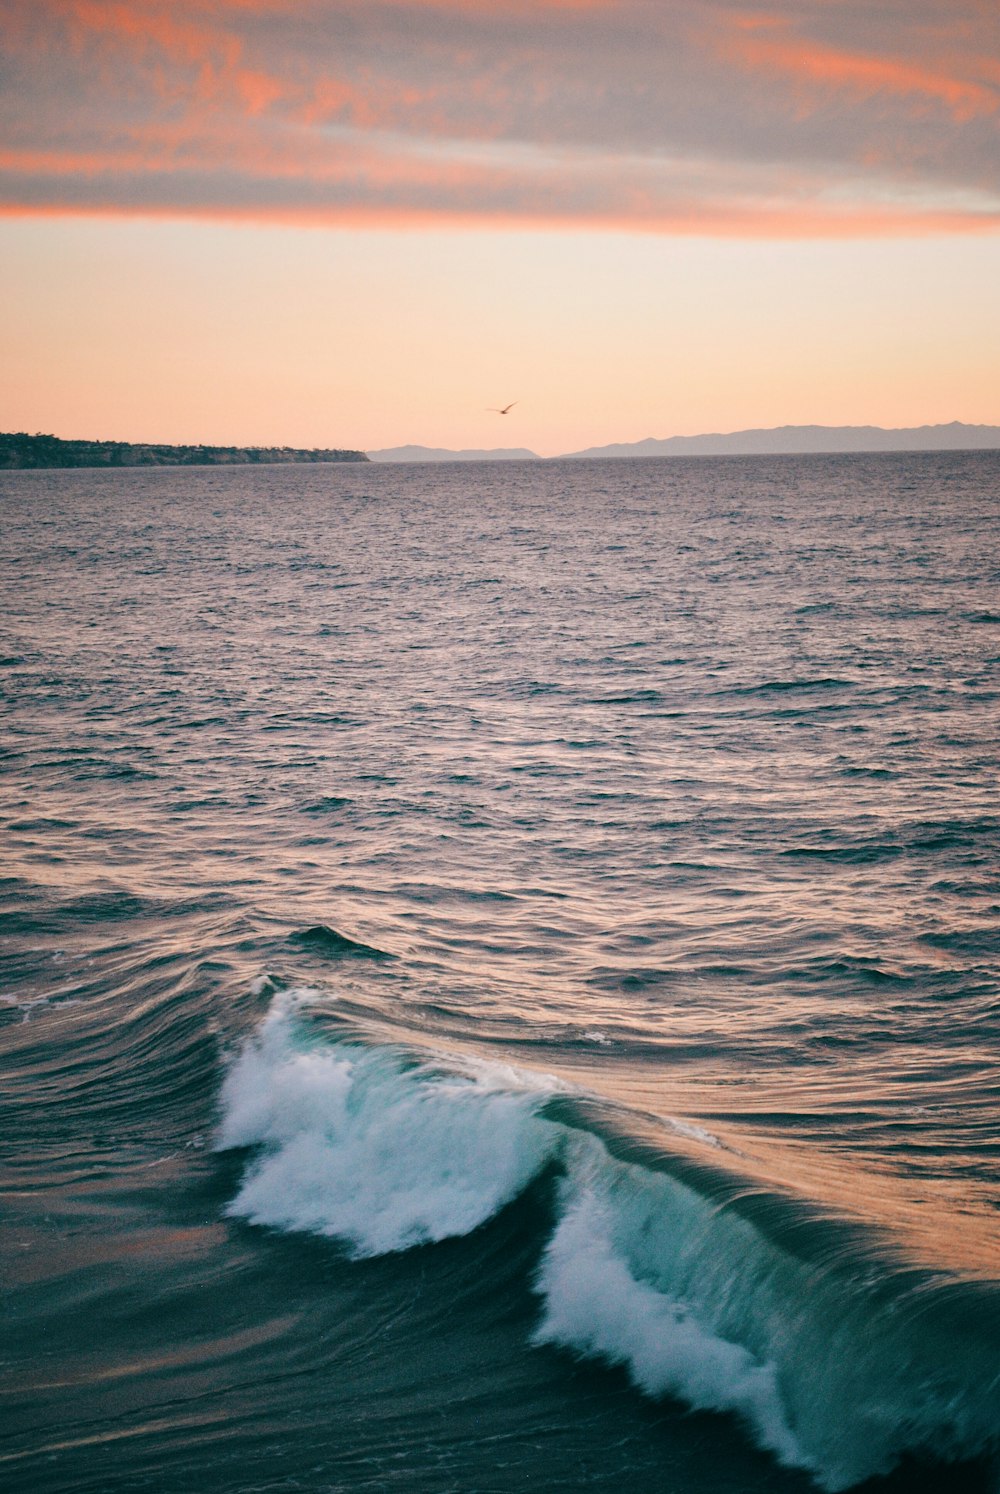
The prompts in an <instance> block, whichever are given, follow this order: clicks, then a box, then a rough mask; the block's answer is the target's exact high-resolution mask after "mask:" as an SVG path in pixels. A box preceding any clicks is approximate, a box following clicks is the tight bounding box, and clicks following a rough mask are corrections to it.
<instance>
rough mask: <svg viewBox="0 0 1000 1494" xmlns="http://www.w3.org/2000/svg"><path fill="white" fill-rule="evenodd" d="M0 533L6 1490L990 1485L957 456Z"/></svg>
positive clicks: (992, 1462)
mask: <svg viewBox="0 0 1000 1494" xmlns="http://www.w3.org/2000/svg"><path fill="white" fill-rule="evenodd" d="M0 505H2V513H3V518H4V524H3V529H2V531H0V709H2V723H3V727H2V736H0V823H2V826H3V845H4V862H3V866H2V868H0V940H2V942H0V961H2V974H0V1024H2V1025H0V1045H2V1051H3V1070H2V1072H3V1096H4V1100H5V1124H4V1137H5V1146H4V1153H5V1162H4V1172H5V1180H4V1205H5V1212H6V1216H7V1223H6V1226H5V1229H4V1232H3V1246H2V1249H3V1256H4V1276H5V1280H6V1292H5V1309H4V1311H5V1317H6V1323H5V1332H4V1346H3V1348H2V1349H0V1364H2V1369H3V1392H2V1393H3V1398H4V1416H3V1430H2V1431H0V1439H2V1440H0V1479H2V1480H3V1486H4V1487H5V1488H11V1489H16V1490H31V1491H40V1494H45V1491H51V1494H56V1491H70V1490H72V1491H74V1494H83V1491H104V1490H106V1491H113V1494H124V1491H133V1490H136V1491H137V1490H140V1489H154V1490H166V1491H175V1490H176V1491H181V1490H185V1491H186V1490H190V1489H192V1488H203V1489H211V1490H213V1491H216V1490H217V1491H233V1494H236V1491H251V1490H261V1491H263V1490H267V1491H271V1490H275V1491H277V1490H286V1489H305V1490H311V1491H321V1490H322V1491H325V1490H331V1491H332V1490H372V1491H374V1490H383V1489H400V1490H408V1491H409V1490H415V1491H421V1494H422V1491H428V1494H431V1491H434V1494H438V1491H446V1490H455V1491H461V1494H473V1491H483V1494H485V1491H496V1494H501V1491H507V1490H515V1489H526V1488H538V1489H564V1490H567V1491H569V1490H576V1489H588V1490H590V1489H594V1490H601V1489H611V1488H612V1487H614V1488H617V1487H618V1486H619V1485H620V1483H621V1481H622V1479H628V1480H629V1481H630V1483H631V1485H632V1487H633V1488H634V1489H635V1490H636V1491H646V1490H649V1491H654V1490H656V1491H677V1494H681V1491H684V1494H717V1491H730V1490H731V1491H733V1494H736V1491H740V1494H748V1491H774V1494H779V1491H789V1494H792V1491H796V1490H801V1491H805V1490H808V1489H810V1488H816V1487H820V1488H825V1489H830V1490H835V1489H843V1488H848V1487H854V1486H857V1485H861V1484H863V1483H865V1482H866V1481H867V1482H868V1485H869V1487H870V1488H871V1489H872V1490H875V1489H882V1488H884V1489H885V1490H887V1491H888V1490H892V1491H894V1494H903V1491H907V1490H917V1489H921V1490H924V1489H926V1490H934V1489H938V1488H940V1487H942V1481H943V1480H944V1479H945V1478H947V1480H949V1481H950V1482H949V1486H950V1487H956V1488H966V1489H968V1490H995V1489H996V1488H997V1487H1000V1480H998V1473H997V1463H996V1459H997V1446H998V1440H1000V1437H998V1434H1000V1292H998V1289H997V1281H998V1278H1000V1215H998V1203H1000V1149H998V1143H997V1128H996V1115H997V1099H998V1093H1000V1062H998V1051H997V1050H998V1024H997V991H998V980H997V976H998V964H1000V938H998V927H1000V919H998V912H1000V890H998V879H997V865H998V841H1000V836H998V815H997V797H996V792H997V758H998V751H997V735H998V731H997V727H998V717H1000V712H998V700H1000V693H998V673H1000V670H998V663H1000V563H998V559H997V549H996V534H997V527H998V526H997V516H998V507H1000V456H997V455H996V454H990V453H980V454H951V453H949V454H943V455H920V456H875V457H867V456H866V457H825V458H824V457H809V458H755V459H752V460H737V459H720V460H709V459H702V460H689V461H682V460H671V461H655V460H653V461H645V462H642V461H619V462H573V463H565V464H561V463H558V462H553V463H544V464H543V463H524V464H521V463H509V464H485V463H484V464H470V465H465V464H463V465H462V466H441V467H430V468H428V467H393V468H388V467H378V466H376V465H372V466H362V467H343V468H330V467H327V468H323V467H319V468H307V469H306V468H274V469H260V470H255V471H218V470H213V471H201V472H193V471H183V472H181V471H172V470H167V469H164V470H156V471H148V472H135V471H132V472H122V473H92V472H91V473H88V472H75V473H68V472H67V473H58V472H56V473H25V474H7V475H4V476H3V477H2V478H0ZM943 1464H948V1465H950V1466H949V1467H948V1469H947V1472H946V1473H945V1472H943V1471H942V1465H943Z"/></svg>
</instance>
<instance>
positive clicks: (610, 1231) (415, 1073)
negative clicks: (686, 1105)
mask: <svg viewBox="0 0 1000 1494" xmlns="http://www.w3.org/2000/svg"><path fill="white" fill-rule="evenodd" d="M312 999H313V998H312V997H311V996H310V994H309V993H307V992H283V993H281V994H280V995H279V996H278V997H276V999H275V1001H274V1004H273V1005H272V1007H271V1010H270V1012H269V1014H268V1015H267V1017H266V1018H265V1019H264V1021H263V1023H262V1024H261V1026H260V1028H259V1029H258V1031H257V1032H256V1034H255V1035H254V1036H253V1037H252V1038H251V1039H250V1040H249V1041H248V1042H247V1043H246V1044H245V1046H244V1047H243V1049H242V1051H241V1052H240V1053H239V1054H238V1055H237V1056H236V1057H235V1059H234V1060H233V1062H232V1064H231V1066H230V1068H229V1071H228V1073H227V1075H226V1078H225V1081H224V1084H223V1089H222V1095H221V1124H220V1127H219V1131H218V1135H217V1140H216V1145H217V1147H218V1148H219V1149H220V1150H221V1149H227V1148H235V1147H251V1148H254V1149H256V1150H255V1155H254V1156H253V1158H252V1159H251V1160H250V1161H249V1162H248V1165H247V1169H246V1172H245V1174H244V1177H243V1181H242V1184H241V1186H240V1188H239V1191H238V1193H237V1195H236V1197H235V1198H234V1199H233V1200H232V1202H231V1204H230V1205H229V1207H228V1211H227V1212H228V1213H229V1214H230V1215H231V1216H234V1217H241V1218H244V1219H246V1220H248V1221H250V1222H251V1223H254V1224H257V1225H267V1226H270V1227H272V1228H276V1229H280V1230H291V1231H295V1230H300V1231H309V1232H312V1233H315V1234H320V1235H325V1236H329V1237H331V1238H335V1239H337V1240H338V1241H340V1242H341V1243H342V1244H343V1245H344V1247H345V1248H346V1249H347V1251H348V1252H349V1253H350V1254H351V1255H353V1256H370V1255H380V1254H385V1253H388V1252H392V1251H401V1250H406V1249H409V1248H411V1247H413V1246H417V1245H424V1244H429V1243H432V1242H435V1241H440V1240H443V1239H446V1238H448V1237H452V1236H462V1235H468V1234H470V1233H471V1232H472V1231H474V1230H475V1229H476V1228H477V1227H478V1226H480V1225H482V1224H484V1223H485V1222H486V1221H487V1220H489V1219H490V1218H491V1217H492V1216H493V1215H495V1214H496V1213H497V1212H498V1211H499V1210H500V1209H502V1208H503V1207H504V1206H505V1205H506V1204H507V1203H509V1202H511V1201H512V1200H513V1199H514V1198H515V1197H517V1196H518V1195H519V1194H520V1193H522V1192H523V1191H524V1190H525V1189H526V1188H527V1187H528V1186H529V1184H530V1183H531V1182H532V1180H533V1179H535V1178H536V1177H538V1176H539V1174H540V1173H542V1172H543V1171H544V1170H545V1169H546V1168H554V1169H556V1170H557V1171H558V1175H559V1182H558V1187H557V1190H556V1200H555V1218H554V1222H553V1227H552V1230H551V1233H550V1235H549V1238H548V1239H547V1240H546V1241H544V1242H542V1244H541V1261H540V1265H539V1268H538V1272H537V1277H536V1281H535V1287H536V1290H537V1292H538V1294H539V1296H540V1298H541V1304H542V1306H541V1315H540V1321H539V1323H538V1326H537V1328H536V1330H535V1333H534V1342H535V1343H537V1344H543V1343H547V1344H553V1345H557V1346H560V1347H563V1348H565V1349H568V1350H570V1351H572V1352H574V1353H577V1354H580V1355H584V1356H589V1357H596V1358H600V1359H602V1360H604V1361H606V1362H608V1363H610V1364H615V1365H620V1366H622V1367H623V1368H624V1369H625V1371H626V1372H627V1373H628V1375H629V1377H630V1378H631V1380H632V1381H633V1383H634V1384H635V1385H636V1386H637V1387H638V1388H639V1389H640V1390H642V1391H643V1392H644V1393H646V1394H648V1395H650V1396H654V1397H659V1396H670V1397H673V1398H675V1399H677V1400H680V1401H682V1402H684V1403H686V1404H688V1405H689V1406H691V1407H694V1408H698V1409H702V1410H716V1411H726V1412H730V1413H733V1414H735V1415H737V1416H739V1417H740V1418H741V1419H742V1421H743V1423H744V1424H745V1425H746V1426H747V1427H748V1429H749V1430H750V1432H751V1434H752V1436H753V1437H754V1439H755V1440H756V1441H757V1443H758V1444H759V1445H760V1446H762V1447H765V1448H767V1449H769V1450H770V1451H771V1452H772V1453H773V1454H774V1455H775V1456H776V1457H777V1458H778V1460H779V1461H780V1462H782V1463H784V1464H786V1465H789V1466H794V1467H799V1468H803V1469H806V1470H808V1471H809V1472H810V1473H811V1474H812V1475H813V1477H814V1478H815V1480H816V1481H817V1483H818V1484H819V1485H820V1486H821V1487H823V1488H825V1489H828V1490H831V1491H834V1490H841V1489H846V1488H849V1487H850V1486H852V1485H853V1484H856V1483H858V1482H860V1481H862V1480H864V1479H865V1478H868V1477H871V1476H873V1475H876V1474H880V1473H886V1472H888V1471H890V1470H891V1469H892V1468H893V1467H894V1466H895V1465H896V1464H897V1463H898V1461H899V1460H900V1458H901V1457H903V1456H904V1455H905V1454H907V1453H916V1454H929V1455H931V1456H934V1457H940V1458H944V1459H953V1460H964V1459H970V1458H975V1457H979V1456H982V1455H984V1454H989V1453H991V1452H993V1451H995V1450H996V1446H997V1439H998V1428H1000V1304H998V1299H997V1295H996V1292H995V1290H994V1289H993V1288H992V1287H991V1285H990V1284H988V1283H987V1284H975V1283H961V1282H956V1281H952V1280H942V1279H940V1278H936V1277H931V1276H929V1275H928V1273H926V1272H918V1271H916V1270H914V1269H906V1268H905V1267H903V1266H900V1265H899V1264H898V1263H895V1264H894V1263H892V1262H890V1261H889V1260H888V1259H886V1258H885V1257H884V1256H880V1255H879V1253H878V1251H877V1250H876V1249H875V1248H873V1247H872V1246H871V1245H870V1244H869V1245H867V1246H866V1245H865V1243H864V1239H863V1231H862V1232H860V1233H859V1232H858V1231H853V1230H845V1229H843V1228H840V1229H838V1228H837V1227H836V1226H834V1225H833V1224H830V1223H829V1221H824V1220H823V1219H822V1217H821V1216H820V1215H819V1214H818V1213H815V1214H814V1216H813V1217H812V1219H811V1220H810V1221H808V1224H807V1226H804V1222H803V1216H802V1210H801V1206H800V1207H798V1208H796V1207H795V1206H793V1205H792V1204H790V1203H788V1202H787V1201H785V1200H783V1199H781V1198H780V1197H779V1196H778V1195H774V1194H760V1193H759V1191H758V1193H756V1194H750V1193H748V1192H747V1191H746V1190H743V1191H741V1190H740V1188H739V1187H738V1186H736V1184H735V1183H734V1180H733V1179H732V1177H730V1178H729V1179H728V1182H727V1181H726V1180H725V1179H724V1178H723V1177H722V1174H721V1173H720V1174H719V1175H718V1184H717V1186H713V1185H712V1182H711V1178H712V1174H711V1172H710V1171H708V1170H706V1171H705V1172H704V1176H702V1174H701V1172H700V1170H699V1169H698V1168H693V1167H692V1166H691V1164H690V1163H689V1162H685V1161H684V1160H683V1159H681V1158H680V1157H678V1156H676V1155H674V1154H672V1153H671V1151H670V1147H669V1137H670V1130H671V1128H670V1126H669V1125H668V1126H665V1127H664V1131H663V1137H664V1142H663V1147H662V1148H661V1149H660V1150H659V1151H657V1150H656V1149H654V1148H652V1147H651V1146H650V1143H649V1141H648V1124H647V1122H648V1118H644V1121H643V1124H642V1125H640V1123H639V1118H638V1117H636V1129H635V1138H636V1139H635V1141H634V1144H633V1143H630V1142H629V1138H628V1136H627V1134H625V1133H626V1132H627V1117H626V1119H625V1120H624V1121H623V1118H622V1113H621V1109H620V1107H618V1108H617V1109H616V1110H615V1112H614V1115H613V1117H612V1119H611V1120H610V1121H609V1122H608V1124H607V1125H606V1126H604V1127H602V1124H601V1113H602V1102H600V1101H596V1100H594V1099H593V1098H592V1097H591V1098H588V1097H580V1099H579V1103H577V1097H576V1096H574V1095H573V1094H572V1093H571V1092H569V1091H567V1090H566V1088H565V1087H564V1086H561V1085H559V1084H558V1083H557V1082H556V1081H554V1080H551V1079H547V1078H545V1077H543V1076H531V1075H526V1074H525V1073H524V1072H522V1071H518V1070H513V1069H511V1068H509V1067H506V1066H504V1065H502V1064H488V1063H485V1062H483V1063H479V1062H473V1061H470V1060H467V1059H457V1058H454V1059H450V1060H447V1059H443V1058H435V1059H434V1060H433V1061H432V1060H430V1059H428V1058H424V1059H418V1058H417V1057H416V1056H415V1055H414V1054H413V1053H408V1052H406V1051H404V1050H403V1049H401V1048H398V1047H396V1046H393V1045H385V1044H377V1043H367V1042H365V1041H361V1040H359V1039H357V1038H356V1037H353V1036H352V1037H350V1038H348V1039H346V1040H343V1041H337V1040H331V1038H330V1036H329V1034H328V1033H324V1032H322V1031H321V1030H320V1029H319V1028H318V1026H313V1025H312V1024H311V1023H310V1021H309V1016H308V1007H309V1005H310V1002H311V1000H312ZM676 1129H682V1128H679V1127H675V1130H676ZM602 1131H603V1134H602Z"/></svg>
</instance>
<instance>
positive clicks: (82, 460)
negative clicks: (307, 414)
mask: <svg viewBox="0 0 1000 1494" xmlns="http://www.w3.org/2000/svg"><path fill="white" fill-rule="evenodd" d="M367 460H368V458H367V456H366V455H365V453H364V452H363V451H346V450H345V451H342V450H339V449H334V450H322V449H319V450H308V451H303V450H299V449H297V448H296V447H293V446H150V445H144V444H143V445H140V444H137V443H135V442H132V441H63V440H61V439H60V438H59V437H58V436H44V435H35V436H29V435H27V434H26V432H24V431H18V432H16V433H13V434H9V433H0V468H6V469H8V470H10V469H12V468H26V467H238V466H257V465H261V466H263V465H265V464H270V463H284V462H367Z"/></svg>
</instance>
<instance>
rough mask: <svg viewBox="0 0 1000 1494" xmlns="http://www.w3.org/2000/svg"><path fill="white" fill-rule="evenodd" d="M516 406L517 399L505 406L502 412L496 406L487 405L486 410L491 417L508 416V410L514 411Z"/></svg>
mask: <svg viewBox="0 0 1000 1494" xmlns="http://www.w3.org/2000/svg"><path fill="white" fill-rule="evenodd" d="M516 404H517V400H516V399H512V400H511V402H510V404H509V405H504V407H503V409H502V410H500V409H498V408H497V406H496V405H487V406H486V408H487V410H488V411H489V413H490V414H491V415H506V414H507V411H508V410H513V408H514V406H515V405H516Z"/></svg>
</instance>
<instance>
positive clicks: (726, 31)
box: [0, 0, 1000, 236]
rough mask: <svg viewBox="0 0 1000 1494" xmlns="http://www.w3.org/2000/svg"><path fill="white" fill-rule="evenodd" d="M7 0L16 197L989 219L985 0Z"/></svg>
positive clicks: (448, 216) (834, 228)
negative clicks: (489, 2) (765, 0)
mask: <svg viewBox="0 0 1000 1494" xmlns="http://www.w3.org/2000/svg"><path fill="white" fill-rule="evenodd" d="M8 4H9V9H10V26H9V28H8V36H9V44H8V56H9V81H8V88H7V90H6V100H5V101H4V100H0V147H2V149H0V208H5V209H6V210H7V211H11V212H30V211H35V212H48V211H72V212H87V211H102V212H103V211H115V212H121V213H127V212H130V211H131V212H136V213H168V212H171V211H173V212H176V213H177V214H178V215H191V214H200V215H203V216H219V217H228V216H233V215H240V216H247V217H258V218H265V219H266V218H278V217H280V218H285V217H295V218H296V219H297V220H301V221H324V222H326V221H354V220H356V219H360V218H363V219H365V221H386V222H388V221H398V220H400V219H407V220H414V219H419V221H440V220H446V221H449V222H454V221H462V222H476V221H482V222H489V223H494V222H497V221H517V222H529V223H540V222H560V223H563V222H565V223H571V222H572V223H581V224H588V225H595V226H615V227H619V226H622V225H631V226H634V227H636V228H637V229H639V230H643V231H646V230H652V231H662V232H703V233H720V234H721V233H736V232H739V233H754V232H761V233H769V234H781V235H788V234H802V235H809V236H813V235H815V234H822V233H826V234H831V235H836V234H840V233H844V232H851V233H885V232H912V231H914V230H915V229H917V228H919V227H921V226H923V227H926V228H928V229H933V231H935V232H937V231H942V230H943V229H946V230H947V231H960V230H979V229H982V228H983V227H984V226H995V225H996V224H997V223H998V222H1000V139H998V131H997V122H998V117H1000V56H998V53H1000V46H998V28H997V25H996V23H995V21H994V20H991V14H990V12H989V11H987V10H986V9H985V8H984V7H983V6H981V5H979V4H978V3H977V0H958V4H957V6H955V5H952V6H950V7H948V8H946V7H945V5H944V3H943V0H941V3H938V0H913V3H912V4H907V5H902V4H900V5H898V6H896V0H889V6H888V10H886V9H883V8H879V9H876V10H873V11H872V12H870V13H869V14H868V15H865V14H862V15H860V16H859V13H858V12H857V11H856V10H855V9H854V8H853V7H850V6H848V5H846V4H842V3H840V0H800V3H798V4H796V5H795V7H794V9H792V8H791V0H779V3H777V4H775V5H772V6H770V7H769V8H768V9H767V10H765V11H761V12H752V11H742V10H740V9H739V8H737V7H735V6H734V5H732V4H731V3H727V0H690V3H684V4H681V3H675V4H671V3H669V0H657V3H653V0H530V3H529V0H512V3H510V4H508V5H505V6H504V7H503V9H502V10H498V9H496V8H495V7H494V6H486V5H484V4H483V3H481V0H392V3H383V0H363V3H362V0H322V3H320V0H298V3H292V0H200V3H197V4H196V3H195V0H170V3H167V0H129V3H125V0H8ZM894 6H895V9H894V8H893V7H894ZM890 11H891V14H890V13H889V12H890Z"/></svg>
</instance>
